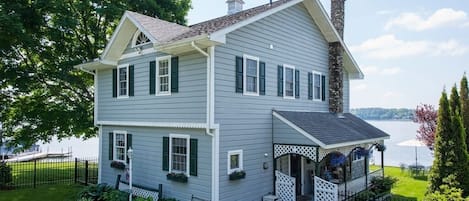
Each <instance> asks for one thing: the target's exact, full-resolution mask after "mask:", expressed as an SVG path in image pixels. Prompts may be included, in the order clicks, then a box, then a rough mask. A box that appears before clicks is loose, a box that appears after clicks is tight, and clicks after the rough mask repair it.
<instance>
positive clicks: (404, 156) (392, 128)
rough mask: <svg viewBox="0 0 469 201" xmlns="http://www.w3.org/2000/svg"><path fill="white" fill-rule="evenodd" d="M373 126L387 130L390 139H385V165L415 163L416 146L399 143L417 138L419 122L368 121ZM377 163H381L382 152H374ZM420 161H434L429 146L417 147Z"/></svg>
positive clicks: (426, 164) (429, 162) (423, 163)
mask: <svg viewBox="0 0 469 201" xmlns="http://www.w3.org/2000/svg"><path fill="white" fill-rule="evenodd" d="M367 122H368V123H370V124H372V125H373V126H375V127H377V128H379V129H381V130H383V131H385V132H386V133H388V134H389V135H390V139H388V140H385V141H384V144H385V145H386V151H384V165H389V166H399V165H400V164H406V165H409V164H415V147H404V146H398V145H397V144H398V143H400V142H402V141H406V140H410V139H415V136H416V134H417V129H418V127H419V124H416V123H414V122H412V121H367ZM373 158H374V161H375V163H376V164H381V153H380V152H378V151H376V150H375V151H374V152H373V157H372V159H373ZM417 159H418V163H419V164H422V165H425V166H430V165H432V163H433V155H432V153H431V151H430V150H429V149H428V148H427V147H417Z"/></svg>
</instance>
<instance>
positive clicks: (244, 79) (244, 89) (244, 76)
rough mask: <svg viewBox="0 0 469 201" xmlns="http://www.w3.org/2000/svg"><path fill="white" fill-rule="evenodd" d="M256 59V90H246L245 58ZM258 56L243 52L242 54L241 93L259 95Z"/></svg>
mask: <svg viewBox="0 0 469 201" xmlns="http://www.w3.org/2000/svg"><path fill="white" fill-rule="evenodd" d="M248 59H249V60H254V61H256V73H257V75H256V76H257V77H256V92H251V91H247V79H246V78H247V60H248ZM259 80H260V79H259V57H255V56H251V55H247V54H244V55H243V95H248V96H259V83H260V81H259Z"/></svg>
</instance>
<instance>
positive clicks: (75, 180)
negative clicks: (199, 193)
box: [74, 158, 78, 184]
mask: <svg viewBox="0 0 469 201" xmlns="http://www.w3.org/2000/svg"><path fill="white" fill-rule="evenodd" d="M77 180H78V158H75V178H74V182H75V184H76V183H77Z"/></svg>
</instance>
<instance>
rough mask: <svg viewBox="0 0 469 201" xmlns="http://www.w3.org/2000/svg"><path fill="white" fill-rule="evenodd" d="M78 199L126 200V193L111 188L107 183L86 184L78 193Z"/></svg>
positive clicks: (98, 200)
mask: <svg viewBox="0 0 469 201" xmlns="http://www.w3.org/2000/svg"><path fill="white" fill-rule="evenodd" d="M78 197H79V198H80V199H89V200H93V201H126V200H127V197H128V194H127V193H125V192H121V191H118V190H115V189H113V188H112V187H110V186H108V185H107V184H104V183H103V184H98V185H92V186H87V187H86V188H84V189H83V190H82V191H81V192H80V193H79V194H78Z"/></svg>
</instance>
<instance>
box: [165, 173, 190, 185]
mask: <svg viewBox="0 0 469 201" xmlns="http://www.w3.org/2000/svg"><path fill="white" fill-rule="evenodd" d="M166 179H168V180H171V181H175V182H180V183H187V179H188V178H187V176H186V174H184V173H174V172H170V173H168V174H167V175H166Z"/></svg>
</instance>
